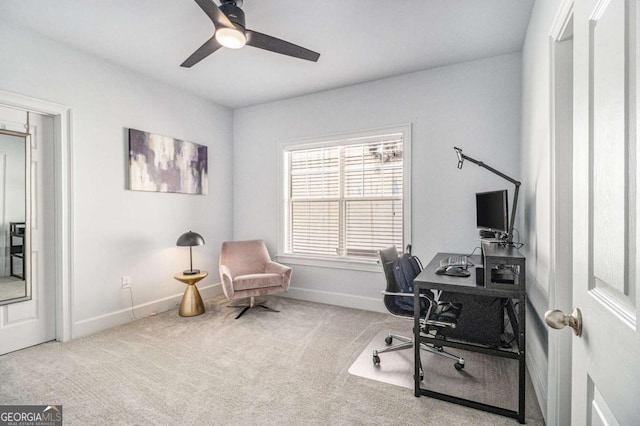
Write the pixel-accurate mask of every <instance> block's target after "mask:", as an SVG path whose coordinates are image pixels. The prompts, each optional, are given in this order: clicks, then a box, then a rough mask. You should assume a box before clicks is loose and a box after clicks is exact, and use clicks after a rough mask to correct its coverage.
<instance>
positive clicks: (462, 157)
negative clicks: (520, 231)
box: [453, 146, 520, 242]
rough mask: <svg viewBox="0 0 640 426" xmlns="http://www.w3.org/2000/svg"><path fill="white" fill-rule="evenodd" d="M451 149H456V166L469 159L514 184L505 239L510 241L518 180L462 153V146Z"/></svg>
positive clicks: (460, 165)
mask: <svg viewBox="0 0 640 426" xmlns="http://www.w3.org/2000/svg"><path fill="white" fill-rule="evenodd" d="M453 149H454V150H455V151H456V154H457V155H458V168H459V169H461V168H462V164H463V163H464V160H468V161H471V162H472V163H473V164H477V165H478V166H480V167H482V168H485V169H487V170H489V171H490V172H492V173H494V174H496V175H498V176H500V177H501V178H502V179H505V180H508V181H509V182H511V183H512V184H514V185H515V186H516V189H515V191H514V193H513V207H512V208H511V220H510V221H509V232H508V233H507V241H508V242H512V241H513V224H514V222H515V221H516V206H517V205H518V192H520V181H517V180H515V179H514V178H512V177H509V176H507V175H505V174H504V173H502V172H499V171H498V170H496V169H494V168H493V167H491V166H488V165H486V164H484V163H483V162H482V161H478V160H476V159H475V158H471V157H469V156H467V155H465V154H463V153H462V148H458V147H456V146H454V147H453Z"/></svg>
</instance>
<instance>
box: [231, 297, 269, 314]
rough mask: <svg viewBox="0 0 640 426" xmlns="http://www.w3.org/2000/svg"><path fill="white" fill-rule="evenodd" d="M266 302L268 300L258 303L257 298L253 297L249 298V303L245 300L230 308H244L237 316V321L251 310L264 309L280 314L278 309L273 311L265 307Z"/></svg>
mask: <svg viewBox="0 0 640 426" xmlns="http://www.w3.org/2000/svg"><path fill="white" fill-rule="evenodd" d="M265 302H266V300H260V301H257V302H256V298H255V296H251V297H250V298H249V301H247V299H243V300H242V301H240V302H233V303H231V304H230V305H229V307H230V308H242V310H241V311H240V313H239V314H238V315H237V316H236V318H235V319H238V318H240V317H241V316H242V315H244V313H245V312H247V311H248V310H249V309H251V308H256V307H257V308H263V309H265V310H267V311H271V312H280V311H278V310H277V309H273V308H270V307H268V306H265Z"/></svg>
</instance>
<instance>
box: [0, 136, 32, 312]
mask: <svg viewBox="0 0 640 426" xmlns="http://www.w3.org/2000/svg"><path fill="white" fill-rule="evenodd" d="M28 146H29V145H28V141H27V135H26V134H21V133H18V132H12V131H7V130H0V305H6V304H9V303H16V302H22V301H24V300H29V299H31V284H30V282H29V256H26V255H25V254H26V253H29V235H30V232H29V228H28V227H27V226H26V225H27V218H28V215H27V203H28V199H27V197H28V194H29V191H28V188H30V184H29V174H28V173H27V164H29V162H30V160H29V151H28Z"/></svg>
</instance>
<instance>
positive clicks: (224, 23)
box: [196, 0, 234, 28]
mask: <svg viewBox="0 0 640 426" xmlns="http://www.w3.org/2000/svg"><path fill="white" fill-rule="evenodd" d="M196 3H198V6H200V8H201V9H202V10H204V13H206V14H207V16H208V17H209V19H211V20H212V21H213V25H215V26H216V28H219V27H230V28H233V27H234V25H233V24H232V23H231V21H230V20H229V18H227V15H225V14H224V13H222V11H221V10H220V9H218V6H216V4H215V3H214V2H212V1H211V0H196Z"/></svg>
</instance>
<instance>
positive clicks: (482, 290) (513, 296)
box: [413, 253, 526, 424]
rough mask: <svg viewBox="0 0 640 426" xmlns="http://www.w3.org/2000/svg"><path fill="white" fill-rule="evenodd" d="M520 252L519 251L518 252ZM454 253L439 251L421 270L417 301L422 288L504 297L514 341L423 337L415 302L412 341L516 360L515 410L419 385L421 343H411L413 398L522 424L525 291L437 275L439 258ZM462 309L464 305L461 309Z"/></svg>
mask: <svg viewBox="0 0 640 426" xmlns="http://www.w3.org/2000/svg"><path fill="white" fill-rule="evenodd" d="M518 254H519V253H518ZM452 255H455V254H452V253H438V254H437V255H436V256H435V257H434V258H433V260H432V261H431V262H429V264H428V265H427V266H426V267H425V268H424V270H423V271H422V272H421V273H420V274H419V275H418V276H417V277H416V279H415V280H414V297H415V300H416V301H417V300H419V295H420V292H421V291H429V290H442V291H446V292H450V293H464V294H469V295H477V296H490V297H499V298H507V299H509V300H510V302H511V303H507V305H506V306H507V315H508V316H509V321H510V322H511V324H512V327H513V331H514V336H515V339H514V342H513V343H512V347H511V349H500V348H492V347H488V346H485V345H481V344H475V343H469V342H464V341H459V340H453V339H447V340H442V339H436V338H433V337H431V336H426V335H424V334H422V333H421V327H420V309H419V304H418V303H415V306H416V307H417V308H416V309H415V311H414V329H413V332H414V340H415V342H421V343H431V344H433V343H436V344H438V345H440V346H443V347H453V348H458V349H462V350H466V351H471V352H478V353H483V354H487V355H491V356H496V357H501V358H510V359H514V360H517V361H518V409H517V410H510V409H506V408H503V407H499V406H494V405H489V404H484V403H481V402H477V401H471V400H468V399H465V398H460V397H457V396H453V395H447V394H443V393H440V392H435V391H432V390H428V389H424V388H423V387H422V386H421V381H420V365H421V359H420V357H421V354H420V345H418V344H416V345H414V367H415V371H414V379H415V388H414V394H415V396H416V397H419V396H421V395H424V396H429V397H431V398H436V399H440V400H443V401H447V402H452V403H455V404H460V405H464V406H466V407H470V408H475V409H478V410H483V411H488V412H490V413H494V414H499V415H502V416H506V417H511V418H514V419H516V420H518V422H519V423H521V424H523V423H524V417H525V369H526V366H525V337H526V336H525V306H526V291H525V287H524V285H517V286H516V285H509V286H499V287H497V288H496V287H493V288H491V287H486V286H485V285H484V281H483V280H480V282H479V283H476V280H471V279H469V278H459V277H449V276H446V275H438V274H436V273H435V271H436V269H438V267H439V266H440V261H441V260H442V259H445V258H447V257H449V256H452ZM520 259H521V260H522V262H523V263H522V272H523V273H524V258H523V257H521V258H520ZM472 261H473V263H474V264H476V265H480V264H482V263H481V262H480V258H479V256H474V257H473V259H472ZM523 284H524V282H523ZM514 300H517V301H518V304H519V307H518V310H517V312H516V310H515V309H514V307H513V303H512V302H513V301H514ZM462 309H463V310H464V306H463V308H462Z"/></svg>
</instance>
